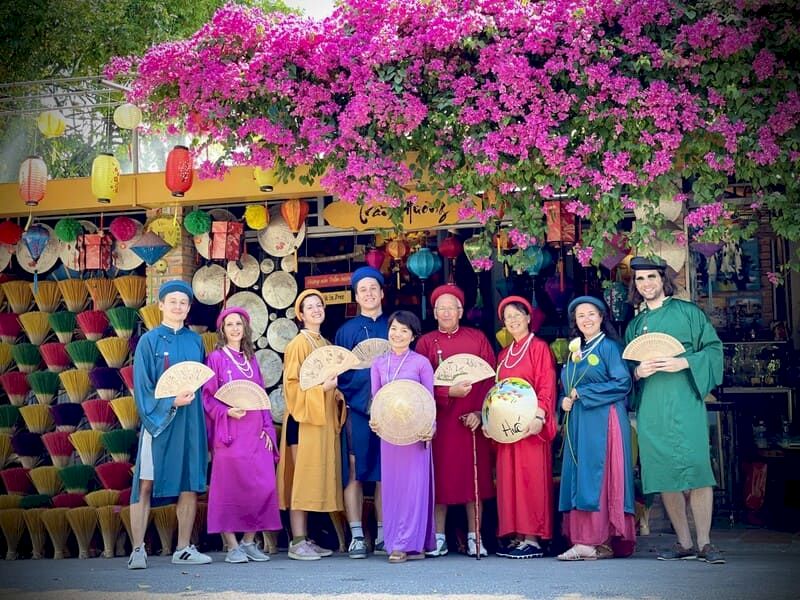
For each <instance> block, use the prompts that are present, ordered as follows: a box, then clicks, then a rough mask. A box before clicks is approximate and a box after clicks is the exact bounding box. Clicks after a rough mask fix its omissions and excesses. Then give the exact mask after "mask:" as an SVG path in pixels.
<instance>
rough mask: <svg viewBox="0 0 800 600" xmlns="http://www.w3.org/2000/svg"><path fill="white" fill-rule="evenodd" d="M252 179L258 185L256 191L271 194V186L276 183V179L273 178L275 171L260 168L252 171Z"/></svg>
mask: <svg viewBox="0 0 800 600" xmlns="http://www.w3.org/2000/svg"><path fill="white" fill-rule="evenodd" d="M253 178H254V179H255V180H256V183H257V184H258V189H259V190H261V191H262V192H271V191H272V189H273V186H274V185H275V184H276V183H277V180H278V178H277V177H275V171H272V170H270V171H267V170H264V169H262V168H261V167H256V168H255V169H253Z"/></svg>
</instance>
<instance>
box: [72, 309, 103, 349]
mask: <svg viewBox="0 0 800 600" xmlns="http://www.w3.org/2000/svg"><path fill="white" fill-rule="evenodd" d="M76 319H77V321H78V327H80V330H81V331H82V332H83V335H84V336H85V337H86V339H87V340H91V341H94V342H96V341H97V340H99V339H100V338H102V337H103V335H105V332H106V329H108V317H107V316H106V313H104V312H103V311H101V310H85V311H83V312H81V313H78V315H77V317H76Z"/></svg>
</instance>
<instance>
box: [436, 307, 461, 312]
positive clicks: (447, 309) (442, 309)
mask: <svg viewBox="0 0 800 600" xmlns="http://www.w3.org/2000/svg"><path fill="white" fill-rule="evenodd" d="M433 310H434V311H435V312H437V313H454V312H458V311H460V310H461V307H460V306H437V307H436V308H434V309H433Z"/></svg>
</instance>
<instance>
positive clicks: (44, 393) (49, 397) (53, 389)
mask: <svg viewBox="0 0 800 600" xmlns="http://www.w3.org/2000/svg"><path fill="white" fill-rule="evenodd" d="M28 384H29V385H30V386H31V389H32V390H33V394H34V395H35V396H36V400H37V402H39V404H40V405H41V404H52V403H53V401H54V400H55V399H56V396H57V395H58V390H59V387H60V386H61V381H60V380H59V379H58V373H54V372H53V371H34V372H33V373H28Z"/></svg>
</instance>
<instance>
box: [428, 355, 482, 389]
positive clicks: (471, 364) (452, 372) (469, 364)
mask: <svg viewBox="0 0 800 600" xmlns="http://www.w3.org/2000/svg"><path fill="white" fill-rule="evenodd" d="M494 376H495V372H494V369H492V365H490V364H489V363H488V362H486V361H485V360H483V359H482V358H481V357H480V356H475V355H474V354H466V353H462V354H454V355H453V356H451V357H450V358H448V359H446V360H444V361H443V362H442V364H440V365H439V366H438V367H436V371H435V372H434V374H433V385H447V386H451V385H456V384H458V383H462V382H466V383H469V384H473V383H477V382H479V381H483V380H484V379H489V378H490V377H494Z"/></svg>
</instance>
